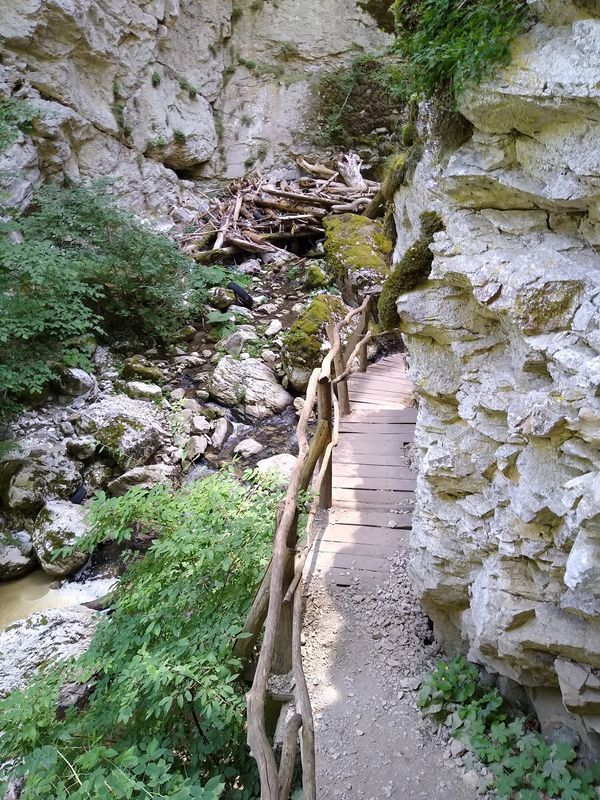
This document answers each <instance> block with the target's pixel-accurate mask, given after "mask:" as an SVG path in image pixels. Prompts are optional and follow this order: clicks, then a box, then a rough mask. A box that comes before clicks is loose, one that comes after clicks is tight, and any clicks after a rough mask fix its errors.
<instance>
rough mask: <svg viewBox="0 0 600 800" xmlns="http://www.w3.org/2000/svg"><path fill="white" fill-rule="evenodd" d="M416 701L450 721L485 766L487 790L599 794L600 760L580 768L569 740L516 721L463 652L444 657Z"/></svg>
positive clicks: (522, 798) (503, 794)
mask: <svg viewBox="0 0 600 800" xmlns="http://www.w3.org/2000/svg"><path fill="white" fill-rule="evenodd" d="M417 702H418V705H419V706H420V708H421V710H422V712H423V714H425V715H426V716H431V717H434V718H435V719H437V720H441V721H443V720H446V722H449V723H450V725H451V733H452V736H454V737H455V738H457V739H459V740H460V741H462V742H463V744H464V745H465V746H466V747H467V748H468V750H470V751H471V753H472V755H473V756H474V757H475V758H476V759H478V760H479V761H480V762H482V763H483V764H485V765H486V767H487V769H488V777H487V779H483V778H482V789H488V790H489V789H493V790H494V791H495V793H496V795H497V796H498V797H500V798H519V800H544V798H546V797H553V798H557V800H594V798H597V792H596V787H597V785H598V782H599V781H600V764H596V765H595V766H593V767H592V768H590V769H583V768H581V767H578V766H576V765H575V763H574V762H575V759H576V757H577V754H576V752H575V750H574V749H573V748H572V747H571V745H570V744H568V743H567V742H554V743H553V744H549V743H548V742H546V741H545V739H544V738H543V736H541V735H540V734H539V733H537V732H535V731H534V730H533V729H532V726H531V724H530V721H529V720H527V719H526V718H525V717H517V718H515V719H511V714H510V710H509V709H508V708H507V707H506V705H505V702H504V700H503V698H502V696H501V694H500V693H499V692H498V690H497V689H495V688H490V687H489V686H485V685H484V684H483V683H482V682H481V680H480V676H479V672H478V670H477V668H476V667H475V666H474V665H473V664H470V663H469V662H467V661H466V660H465V659H464V658H463V657H462V656H456V657H455V658H453V659H452V660H450V661H441V662H440V663H439V664H438V666H437V667H436V668H435V669H434V670H433V671H432V672H431V673H430V674H429V675H427V676H426V677H425V679H424V680H423V683H422V684H421V688H420V691H419V699H418V701H417Z"/></svg>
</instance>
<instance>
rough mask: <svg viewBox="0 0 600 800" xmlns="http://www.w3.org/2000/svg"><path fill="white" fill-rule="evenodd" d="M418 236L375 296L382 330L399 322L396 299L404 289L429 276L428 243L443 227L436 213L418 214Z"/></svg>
mask: <svg viewBox="0 0 600 800" xmlns="http://www.w3.org/2000/svg"><path fill="white" fill-rule="evenodd" d="M420 222H421V236H420V237H419V238H418V239H417V241H416V242H415V243H414V244H413V245H411V246H410V247H409V248H408V250H407V251H406V253H405V254H404V255H403V256H402V258H401V259H400V261H399V262H398V264H397V266H396V267H394V269H393V270H392V272H391V273H390V274H389V275H388V277H387V278H386V280H385V283H384V284H383V288H382V290H381V295H380V297H379V303H378V311H379V322H380V324H381V326H382V327H383V329H384V330H386V331H388V330H391V329H392V328H395V327H396V326H397V325H398V323H399V321H400V320H399V318H398V310H397V308H396V301H397V299H398V297H399V296H400V295H401V294H404V292H410V291H411V289H415V288H416V287H417V286H418V285H419V284H420V283H422V282H423V281H424V280H426V279H427V278H428V277H429V273H430V272H431V265H432V263H433V253H432V252H431V250H430V249H429V245H430V244H431V242H432V241H433V236H434V234H435V233H437V232H438V231H441V230H443V227H444V226H443V223H442V220H441V219H440V217H439V216H438V214H436V213H435V212H433V211H425V212H423V214H421V217H420Z"/></svg>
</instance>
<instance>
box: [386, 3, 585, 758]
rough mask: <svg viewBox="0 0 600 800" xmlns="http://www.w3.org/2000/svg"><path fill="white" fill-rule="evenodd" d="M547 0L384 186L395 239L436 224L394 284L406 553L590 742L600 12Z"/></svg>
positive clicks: (426, 587)
mask: <svg viewBox="0 0 600 800" xmlns="http://www.w3.org/2000/svg"><path fill="white" fill-rule="evenodd" d="M554 6H555V7H554ZM554 6H553V5H552V4H551V3H548V4H544V8H543V9H541V10H542V11H543V21H541V22H539V23H538V24H536V25H535V26H534V27H533V29H532V30H530V31H529V32H528V33H527V34H525V35H524V36H523V37H521V39H520V40H519V42H518V43H517V46H516V48H515V53H514V58H513V62H512V64H511V66H509V67H508V68H506V69H505V70H503V71H502V73H501V74H500V75H498V77H497V79H495V80H494V81H492V82H489V83H487V84H486V85H483V86H481V87H480V88H479V89H478V90H477V91H474V92H472V93H471V94H470V95H469V96H466V97H464V98H463V101H462V108H461V111H462V113H463V114H464V115H465V116H466V117H467V118H468V119H469V120H470V121H471V122H472V123H473V125H474V131H473V134H472V136H471V138H469V140H468V141H467V142H466V143H465V144H463V145H462V146H461V147H459V148H458V149H456V150H454V152H453V153H451V154H450V155H448V154H446V155H444V153H443V151H442V150H439V149H438V150H437V151H435V149H434V148H431V147H430V149H429V151H428V153H427V154H426V158H425V159H424V161H423V162H422V163H421V165H420V166H419V168H418V169H417V172H416V175H415V180H414V183H413V186H412V187H409V188H407V189H403V190H402V191H401V192H400V193H399V194H398V196H397V207H396V212H397V213H396V217H397V225H398V228H399V232H400V236H399V245H398V250H399V252H398V254H400V253H401V251H402V250H403V248H405V247H406V246H407V245H408V244H410V241H411V239H412V238H414V233H413V230H416V229H417V228H418V214H419V213H420V212H421V211H422V210H425V208H433V209H436V210H438V211H439V212H441V214H442V216H443V218H444V221H445V224H446V230H445V232H443V233H440V234H437V235H436V240H435V243H434V245H433V246H432V249H433V251H434V254H435V259H434V263H433V270H432V273H431V277H430V280H429V281H428V282H427V283H426V284H425V285H423V287H422V288H420V289H418V290H416V291H413V292H410V293H407V294H405V295H403V296H401V297H400V298H399V300H398V312H399V315H400V319H401V325H402V330H403V334H404V338H405V340H406V343H407V346H408V349H409V352H410V362H411V373H412V377H413V379H414V381H415V384H416V389H417V393H418V398H419V401H418V402H419V413H418V424H417V436H416V447H417V454H418V462H419V479H418V491H417V498H418V501H417V509H416V514H415V522H414V529H413V534H412V548H413V551H412V552H413V558H412V566H413V575H414V578H415V581H416V584H417V587H418V589H419V591H420V594H421V596H422V598H423V601H424V603H425V606H426V608H427V610H428V612H429V614H430V616H431V617H432V618H433V620H434V623H435V627H436V631H437V634H438V635H439V636H441V637H442V638H443V639H445V640H446V642H448V643H449V644H450V646H452V647H456V648H459V649H463V650H467V651H468V654H469V657H470V658H472V659H473V660H475V661H478V662H480V663H482V664H484V665H485V666H486V667H488V668H489V669H490V670H492V671H493V672H497V673H499V674H500V675H501V676H505V677H506V678H509V679H513V680H514V681H517V682H518V683H519V684H522V685H524V686H525V687H527V690H528V693H529V695H530V698H531V699H532V700H533V701H534V703H535V704H536V706H537V710H538V712H539V713H540V716H541V720H542V723H543V724H544V725H545V728H546V730H547V731H551V730H552V729H553V728H556V727H560V726H563V725H565V724H566V725H568V726H569V727H571V728H572V729H573V730H575V731H576V732H577V733H578V734H579V735H580V736H581V738H582V739H583V740H584V741H585V742H586V743H587V745H588V746H589V747H591V748H597V747H598V742H599V737H598V734H599V733H600V472H599V470H600V449H599V445H600V256H599V255H598V247H599V245H600V226H599V223H598V219H599V217H598V212H599V207H600V206H599V201H600V125H599V121H600V88H599V87H600V67H599V66H598V65H599V64H600V58H599V56H600V19H599V18H598V17H600V8H597V6H598V4H597V3H593V4H590V3H581V2H578V3H573V4H570V3H559V4H554ZM592 7H593V8H592Z"/></svg>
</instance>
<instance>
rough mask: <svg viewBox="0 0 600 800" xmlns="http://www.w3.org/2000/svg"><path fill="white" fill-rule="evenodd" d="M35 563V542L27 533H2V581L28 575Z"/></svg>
mask: <svg viewBox="0 0 600 800" xmlns="http://www.w3.org/2000/svg"><path fill="white" fill-rule="evenodd" d="M35 563H36V561H35V553H34V551H33V542H32V540H31V536H30V535H29V533H27V531H9V530H4V531H0V581H9V580H12V579H13V578H20V577H21V576H22V575H26V574H27V573H28V572H30V571H31V570H32V569H33V568H34V567H35Z"/></svg>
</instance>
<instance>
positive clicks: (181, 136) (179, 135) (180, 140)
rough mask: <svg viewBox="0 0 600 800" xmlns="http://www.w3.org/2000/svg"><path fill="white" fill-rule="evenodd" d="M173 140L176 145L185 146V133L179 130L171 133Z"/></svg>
mask: <svg viewBox="0 0 600 800" xmlns="http://www.w3.org/2000/svg"><path fill="white" fill-rule="evenodd" d="M173 139H175V141H176V142H177V144H185V143H186V141H187V137H186V135H185V133H184V132H183V131H180V130H176V131H173Z"/></svg>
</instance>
